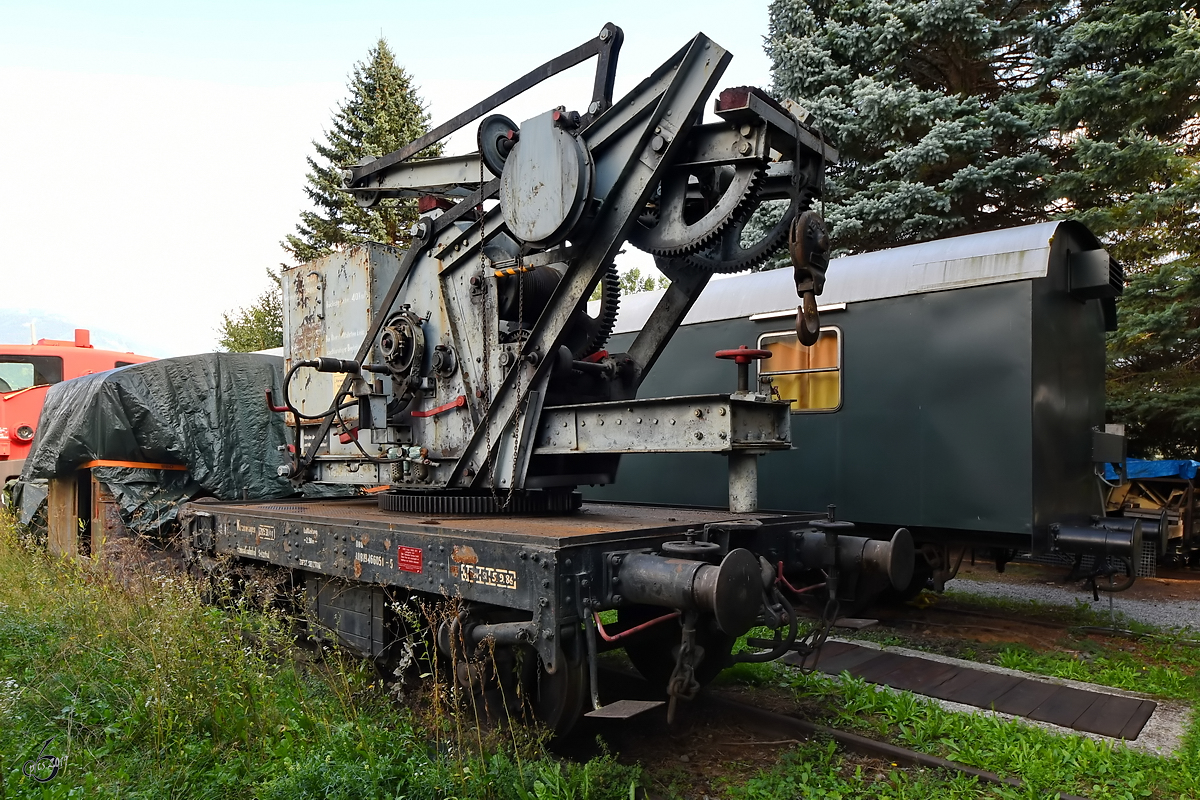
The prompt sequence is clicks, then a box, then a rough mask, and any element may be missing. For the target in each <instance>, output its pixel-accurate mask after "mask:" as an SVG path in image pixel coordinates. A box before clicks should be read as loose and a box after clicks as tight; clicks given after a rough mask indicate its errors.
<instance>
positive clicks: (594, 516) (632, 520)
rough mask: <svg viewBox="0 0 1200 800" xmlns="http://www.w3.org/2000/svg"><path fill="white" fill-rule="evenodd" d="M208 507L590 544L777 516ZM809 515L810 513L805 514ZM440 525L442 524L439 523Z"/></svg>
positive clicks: (352, 503) (364, 504) (360, 504)
mask: <svg viewBox="0 0 1200 800" xmlns="http://www.w3.org/2000/svg"><path fill="white" fill-rule="evenodd" d="M202 508H204V509H208V510H213V511H220V512H222V513H226V514H228V513H236V512H241V513H243V514H248V515H250V514H255V513H260V514H266V515H269V516H282V517H284V518H287V517H294V518H296V519H300V518H301V517H303V518H304V519H308V520H313V521H316V522H322V521H326V522H328V523H332V524H336V523H342V524H345V523H346V521H347V520H351V521H352V522H351V524H353V525H356V526H366V527H373V528H376V529H380V528H382V529H393V530H398V529H405V528H407V529H413V528H417V529H425V530H427V531H430V532H434V531H437V532H443V533H447V534H449V533H451V532H468V533H471V534H484V535H486V534H495V535H496V536H497V537H498V538H500V539H508V538H510V537H511V538H514V539H521V540H525V541H528V540H530V539H536V540H542V541H544V543H545V544H547V545H549V544H551V543H552V542H553V540H559V541H562V540H570V541H571V542H572V543H584V542H586V541H588V540H589V539H592V538H596V539H600V538H606V537H608V536H611V534H613V533H635V532H638V531H648V530H651V529H655V528H659V529H665V530H666V531H669V530H671V529H680V530H683V529H685V528H688V527H694V526H700V525H704V524H706V523H710V522H720V521H723V520H736V519H766V518H768V517H772V516H778V515H774V514H765V513H761V512H755V513H753V514H735V513H732V512H730V511H726V510H717V509H695V508H674V507H669V506H644V505H626V504H620V503H584V504H583V507H582V508H581V509H580V510H579V511H577V512H575V513H573V514H555V515H544V516H510V515H506V514H496V515H487V514H435V515H430V514H414V513H407V512H399V511H383V510H381V509H380V508H379V506H378V503H377V501H376V499H375V498H373V497H365V498H346V499H337V500H291V501H280V500H269V501H265V502H260V503H245V502H229V503H211V504H203V505H202ZM805 516H809V515H805ZM435 526H436V527H435Z"/></svg>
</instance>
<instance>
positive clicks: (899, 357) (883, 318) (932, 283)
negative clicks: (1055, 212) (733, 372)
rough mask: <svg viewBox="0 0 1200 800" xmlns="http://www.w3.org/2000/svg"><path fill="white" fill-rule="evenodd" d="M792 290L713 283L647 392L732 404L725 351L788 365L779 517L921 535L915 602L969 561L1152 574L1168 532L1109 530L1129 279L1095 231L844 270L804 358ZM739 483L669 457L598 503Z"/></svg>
mask: <svg viewBox="0 0 1200 800" xmlns="http://www.w3.org/2000/svg"><path fill="white" fill-rule="evenodd" d="M789 277H790V276H789V275H788V274H787V271H786V270H771V271H766V272H759V273H752V274H747V275H738V276H733V277H729V278H725V279H722V280H720V281H714V282H713V283H712V284H710V286H709V288H708V289H707V290H706V292H705V294H704V295H702V296H701V298H700V299H699V301H697V303H696V305H695V306H694V307H693V308H692V310H691V311H690V312H689V314H688V316H687V318H686V319H685V320H684V322H683V324H682V326H681V327H680V330H679V333H678V334H677V335H676V336H675V337H674V338H673V339H672V340H671V344H670V345H669V346H668V347H667V348H666V350H665V351H664V353H663V361H664V364H665V367H664V368H663V369H660V370H658V371H656V372H655V374H654V375H653V376H652V377H650V378H649V379H648V380H647V381H646V383H645V385H644V387H643V389H644V391H646V392H648V393H654V392H655V391H662V390H664V389H666V388H667V387H670V389H671V390H672V391H685V392H702V391H711V390H712V389H713V387H716V386H720V385H721V384H722V381H723V379H724V376H723V374H722V372H721V369H720V367H719V366H718V365H717V364H716V363H715V362H714V361H713V360H712V358H711V354H712V352H713V351H714V350H715V349H717V348H718V347H720V346H721V343H722V342H726V341H731V340H736V341H747V342H753V343H754V345H755V346H756V347H757V348H759V349H763V350H766V351H769V352H771V353H772V354H773V356H774V357H773V358H771V359H770V360H763V361H759V362H758V365H757V377H758V379H759V380H760V381H764V382H769V385H770V386H773V387H774V390H775V391H776V392H777V393H778V394H779V395H780V396H781V397H783V398H784V399H786V400H788V401H790V403H791V433H792V440H793V441H794V442H796V443H797V445H798V446H797V447H796V448H795V449H793V450H790V451H787V452H784V453H780V454H779V455H777V456H775V457H773V458H772V459H771V462H770V468H769V470H765V471H764V473H763V475H762V476H761V479H760V490H759V491H760V503H761V505H762V506H763V507H764V508H770V509H777V510H780V511H784V510H790V511H793V512H794V511H817V510H820V509H822V508H824V507H825V504H827V503H832V504H835V505H836V507H837V511H838V516H839V517H841V518H844V519H847V520H851V521H853V522H855V523H858V524H859V527H860V529H861V530H863V531H872V530H874V531H877V532H884V531H886V530H889V529H890V530H894V529H895V528H896V527H898V526H904V527H906V528H907V529H908V530H909V531H910V532H911V533H912V535H913V537H914V540H915V542H916V544H917V560H916V563H915V564H914V571H913V575H914V583H913V585H912V586H911V587H910V590H912V591H915V590H916V589H918V588H920V586H922V585H924V584H925V582H926V580H927V579H928V578H929V577H930V576H931V574H932V575H933V577H934V578H935V579H936V581H937V585H938V588H940V586H941V585H942V584H943V583H944V581H945V580H946V579H947V578H949V577H950V576H952V575H953V573H954V570H955V569H956V564H957V563H958V562H959V561H960V559H961V557H962V554H963V552H964V551H965V550H966V549H968V548H969V549H975V550H978V551H979V552H981V553H985V552H990V553H991V554H993V555H994V557H995V558H996V560H997V563H998V564H1000V565H1001V566H1002V565H1003V563H1004V561H1006V560H1008V559H1009V558H1011V557H1012V556H1013V554H1014V553H1018V552H1021V553H1032V554H1036V555H1039V556H1040V555H1046V554H1052V553H1063V554H1067V555H1080V554H1086V555H1093V556H1095V555H1101V556H1103V555H1106V554H1111V555H1113V556H1117V557H1120V558H1121V559H1122V561H1123V562H1127V561H1130V560H1137V559H1140V558H1142V557H1143V552H1142V550H1143V547H1142V543H1141V541H1140V538H1139V537H1141V536H1142V535H1143V533H1145V534H1146V539H1147V546H1149V544H1150V541H1149V540H1150V538H1151V536H1158V535H1159V534H1158V530H1159V528H1158V524H1157V523H1156V522H1154V523H1152V521H1150V520H1145V521H1138V522H1137V523H1136V525H1135V522H1134V521H1133V520H1126V519H1119V518H1105V516H1104V515H1105V504H1104V498H1105V493H1106V491H1107V486H1106V485H1105V483H1104V482H1103V480H1102V473H1103V468H1104V465H1105V464H1106V463H1120V462H1122V461H1123V459H1124V437H1123V435H1122V432H1121V431H1120V429H1119V428H1118V427H1115V426H1112V425H1106V419H1105V395H1104V374H1105V332H1106V331H1109V330H1114V329H1115V326H1116V300H1117V297H1118V296H1119V295H1120V293H1121V291H1122V288H1123V284H1124V275H1123V274H1122V270H1121V268H1120V265H1119V264H1117V263H1116V262H1115V261H1114V260H1112V259H1111V258H1109V256H1108V254H1107V252H1106V251H1105V250H1104V249H1103V248H1102V247H1101V245H1100V243H1099V242H1098V241H1097V240H1096V238H1095V237H1094V236H1093V235H1092V234H1091V233H1090V232H1089V231H1088V230H1087V229H1086V228H1085V227H1084V226H1083V225H1081V224H1079V223H1076V222H1069V221H1066V222H1048V223H1043V224H1037V225H1028V226H1023V227H1017V228H1011V229H1007V230H999V231H993V232H989V233H978V234H971V235H965V236H958V237H953V238H947V239H942V240H938V241H932V242H927V243H923V244H914V245H908V246H904V247H897V248H894V249H889V250H883V251H879V252H874V253H864V254H861V255H854V256H849V257H844V258H836V259H833V260H832V261H831V262H830V269H829V280H828V283H827V284H826V289H825V293H824V294H823V295H822V304H823V305H822V307H821V308H822V320H823V327H822V329H821V334H820V339H819V341H818V342H817V344H816V345H815V346H813V347H811V348H802V347H799V346H798V343H797V339H796V334H795V332H793V331H792V330H791V325H790V318H791V316H792V312H791V310H790V308H785V306H786V301H784V300H783V299H781V291H782V290H783V289H785V288H786V286H787V285H788V281H789ZM657 300H658V297H657V295H656V294H652V293H650V294H645V295H634V296H632V297H630V298H627V299H626V301H625V302H624V304H623V306H622V309H621V314H620V316H619V317H618V319H617V323H616V326H615V330H614V335H613V338H612V340H611V342H610V346H611V347H613V348H614V349H617V350H620V349H621V348H622V347H624V346H625V344H626V342H628V341H629V340H630V339H631V338H632V337H633V336H634V335H636V332H637V331H638V330H640V329H641V328H643V327H644V326H645V325H646V324H647V323H648V321H649V319H650V313H651V312H650V309H651V308H652V307H653V305H654V303H655V302H657ZM760 389H761V390H762V391H768V390H769V388H768V383H764V384H763V385H762V386H760ZM719 472H720V470H719V465H717V464H713V463H711V461H710V462H703V461H701V462H699V463H695V464H689V465H687V466H685V464H684V462H683V461H681V460H679V459H678V457H676V456H672V455H653V456H648V457H646V458H644V459H639V460H637V461H633V460H631V461H630V462H629V463H628V464H626V465H623V467H622V471H621V475H620V478H619V480H618V481H616V482H615V483H613V484H610V485H608V486H603V487H595V488H592V489H589V490H588V496H589V497H591V498H594V499H597V500H605V501H626V502H649V501H655V502H665V503H686V504H695V505H701V506H703V505H710V504H712V498H714V497H719V496H720V493H721V491H722V486H721V480H720V476H719ZM652 476H653V477H657V478H658V480H656V481H655V482H654V484H653V489H650V488H649V486H650V480H651V477H652ZM1143 526H1146V530H1145V531H1143ZM1135 528H1136V530H1135ZM1122 569H1123V570H1124V571H1125V572H1127V573H1128V574H1127V575H1123V576H1121V578H1120V579H1119V580H1117V581H1116V582H1115V583H1114V582H1109V583H1108V584H1107V585H1109V586H1114V585H1115V586H1119V585H1122V584H1123V583H1127V582H1128V578H1129V577H1131V576H1132V575H1133V574H1134V573H1133V569H1134V567H1133V566H1132V565H1130V564H1127V563H1123V564H1122ZM1104 585H1105V583H1104V582H1102V588H1103V586H1104Z"/></svg>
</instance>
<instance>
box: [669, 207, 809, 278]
mask: <svg viewBox="0 0 1200 800" xmlns="http://www.w3.org/2000/svg"><path fill="white" fill-rule="evenodd" d="M813 196H814V192H813V191H812V190H811V189H810V188H809V187H804V188H802V189H800V190H799V192H798V194H797V196H796V197H794V198H792V202H791V203H790V204H789V205H788V207H787V209H786V210H785V211H784V212H783V215H782V216H781V217H780V218H779V220H778V221H777V222H775V223H774V224H772V225H770V227H768V228H767V229H766V230H765V231H763V232H762V233H761V234H760V235H759V236H758V238H756V239H753V240H751V241H746V235H745V234H746V226H747V224H748V223H749V222H750V221H751V219H752V217H753V216H754V213H753V212H754V211H755V210H756V209H757V208H758V207H759V206H760V204H761V202H762V200H761V199H760V198H755V199H754V200H753V201H752V202H751V203H749V204H748V208H749V211H748V212H747V213H744V214H740V215H738V217H737V218H736V219H733V220H731V221H730V224H729V226H728V227H726V228H725V229H724V230H723V231H721V234H720V235H719V236H718V237H717V238H716V240H715V241H713V242H712V243H711V244H710V245H709V246H708V247H705V248H704V249H702V250H700V251H699V252H696V253H692V254H690V255H688V256H687V259H686V261H687V263H688V264H689V265H690V266H693V267H698V268H700V269H704V270H712V271H713V272H721V273H730V272H742V271H744V270H748V269H753V268H754V267H757V266H758V265H759V264H762V263H764V262H765V261H766V260H767V259H769V258H770V257H771V256H773V255H775V253H777V252H778V251H779V250H780V249H781V248H783V247H784V246H785V245H786V244H787V239H788V230H789V229H790V228H791V224H792V220H793V219H795V218H796V215H798V214H802V213H804V212H805V211H807V210H809V208H810V207H811V206H812V200H813Z"/></svg>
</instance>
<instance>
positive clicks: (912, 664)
mask: <svg viewBox="0 0 1200 800" xmlns="http://www.w3.org/2000/svg"><path fill="white" fill-rule="evenodd" d="M956 672H958V668H957V667H955V666H954V665H953V664H943V663H941V662H939V661H930V660H929V659H927V658H914V657H909V658H907V659H905V661H904V663H903V664H901V665H900V666H898V667H896V668H895V669H894V670H892V671H891V672H889V673H887V674H886V675H881V676H880V677H879V678H878V679H877V682H878V683H882V684H886V685H887V686H891V687H892V688H894V689H904V690H905V691H909V692H916V691H920V690H921V689H927V688H929V687H930V686H936V685H937V684H939V683H941V682H942V681H943V680H947V679H948V678H949V677H950V675H951V674H952V673H956Z"/></svg>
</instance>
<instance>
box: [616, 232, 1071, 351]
mask: <svg viewBox="0 0 1200 800" xmlns="http://www.w3.org/2000/svg"><path fill="white" fill-rule="evenodd" d="M1062 225H1071V226H1073V227H1077V228H1081V229H1082V226H1080V225H1078V223H1072V222H1043V223H1040V224H1037V225H1023V226H1021V227H1017V228H1006V229H1004V230H999V231H989V232H987V233H973V234H968V235H966V236H955V237H952V238H948V239H938V240H936V241H932V242H923V243H921V244H911V245H905V246H904V247H895V248H891V249H888V250H879V251H876V252H873V253H861V254H859V255H853V256H845V257H843V258H835V259H833V261H832V262H831V263H830V265H829V279H828V281H827V283H826V284H825V291H824V292H823V293H822V294H821V296H820V298H819V303H820V304H821V305H822V306H830V305H837V304H842V303H857V302H862V301H864V300H879V299H883V298H887V297H901V296H903V295H910V294H922V293H925V292H939V291H946V290H949V289H959V288H963V287H968V286H983V285H987V284H993V283H1006V282H1009V281H1020V280H1030V279H1033V278H1043V277H1045V276H1046V273H1047V270H1048V268H1049V261H1050V246H1051V243H1052V242H1053V239H1054V236H1055V234H1056V232H1057V231H1058V229H1059V227H1060V226H1062ZM1089 238H1090V234H1089ZM662 294H663V292H662V291H661V290H660V291H656V292H645V293H641V294H634V295H626V296H623V297H622V298H621V312H620V315H619V316H618V317H617V324H616V329H615V330H614V333H628V332H632V331H637V330H640V329H641V328H642V326H643V325H645V324H646V320H647V319H649V317H650V314H651V313H652V312H653V311H654V307H655V306H656V305H657V304H658V301H659V298H661V297H662ZM796 302H797V301H796V288H795V283H794V280H793V277H792V270H790V269H774V270H768V271H766V272H752V273H743V274H740V275H731V276H728V277H726V276H717V277H716V278H714V279H713V281H712V282H711V283H710V284H709V285H708V287H707V288H706V289H705V290H704V293H703V294H701V295H700V298H699V299H698V300H697V301H696V304H695V305H694V306H693V307H692V310H691V311H690V312H689V313H688V315H687V318H686V319H685V320H684V322H683V324H684V325H695V324H697V323H701V322H714V321H717V320H723V319H737V318H744V317H749V316H752V315H757V314H764V315H767V316H771V315H772V312H776V311H779V312H783V311H790V312H791V313H795V308H796Z"/></svg>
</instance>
